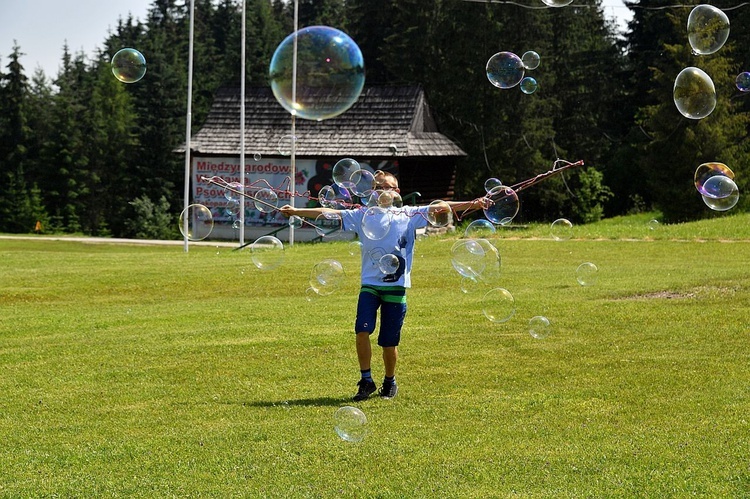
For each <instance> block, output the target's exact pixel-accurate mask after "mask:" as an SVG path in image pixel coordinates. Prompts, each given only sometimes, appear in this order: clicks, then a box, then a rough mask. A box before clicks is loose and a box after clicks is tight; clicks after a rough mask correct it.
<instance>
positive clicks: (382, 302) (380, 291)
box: [354, 286, 406, 347]
mask: <svg viewBox="0 0 750 499" xmlns="http://www.w3.org/2000/svg"><path fill="white" fill-rule="evenodd" d="M378 308H380V333H379V334H378V345H380V346H381V347H395V346H398V344H399V341H401V327H402V326H403V325H404V317H406V288H403V287H401V286H362V288H361V289H360V291H359V301H358V302H357V321H356V323H355V324H354V332H356V333H368V334H372V332H373V331H375V323H376V322H377V315H378Z"/></svg>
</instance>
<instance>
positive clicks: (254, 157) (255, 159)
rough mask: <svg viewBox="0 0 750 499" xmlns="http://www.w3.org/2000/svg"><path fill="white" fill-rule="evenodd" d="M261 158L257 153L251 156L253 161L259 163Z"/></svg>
mask: <svg viewBox="0 0 750 499" xmlns="http://www.w3.org/2000/svg"><path fill="white" fill-rule="evenodd" d="M262 158H263V156H261V155H260V153H259V152H256V153H255V154H253V161H260V160H261V159H262Z"/></svg>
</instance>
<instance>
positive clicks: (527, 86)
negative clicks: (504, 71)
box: [520, 76, 539, 95]
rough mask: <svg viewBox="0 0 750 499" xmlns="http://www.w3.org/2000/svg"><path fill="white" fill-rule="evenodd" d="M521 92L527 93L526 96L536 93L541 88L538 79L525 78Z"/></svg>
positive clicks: (522, 81)
mask: <svg viewBox="0 0 750 499" xmlns="http://www.w3.org/2000/svg"><path fill="white" fill-rule="evenodd" d="M520 87H521V92H523V93H525V94H526V95H530V94H533V93H534V92H536V89H537V88H539V84H538V83H537V82H536V79H534V78H532V77H531V76H525V77H524V79H523V80H521V85H520Z"/></svg>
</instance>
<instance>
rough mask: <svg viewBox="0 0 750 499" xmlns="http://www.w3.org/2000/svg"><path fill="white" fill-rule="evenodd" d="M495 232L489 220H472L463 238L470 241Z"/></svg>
mask: <svg viewBox="0 0 750 499" xmlns="http://www.w3.org/2000/svg"><path fill="white" fill-rule="evenodd" d="M495 232H496V229H495V225H494V224H493V223H492V222H490V221H489V220H485V219H483V218H480V219H478V220H474V221H473V222H471V223H470V224H469V225H468V226H467V227H466V231H465V232H464V236H466V237H468V238H470V239H476V238H483V237H487V236H490V235H492V234H494V233H495Z"/></svg>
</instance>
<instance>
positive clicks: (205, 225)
mask: <svg viewBox="0 0 750 499" xmlns="http://www.w3.org/2000/svg"><path fill="white" fill-rule="evenodd" d="M213 229H214V217H213V214H212V213H211V210H210V209H208V208H207V207H206V206H204V205H202V204H191V205H190V206H188V207H187V208H185V209H184V210H182V213H180V233H181V234H182V235H183V236H184V237H186V238H188V240H190V241H202V240H203V239H205V238H207V237H208V235H209V234H211V231H212V230H213Z"/></svg>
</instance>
